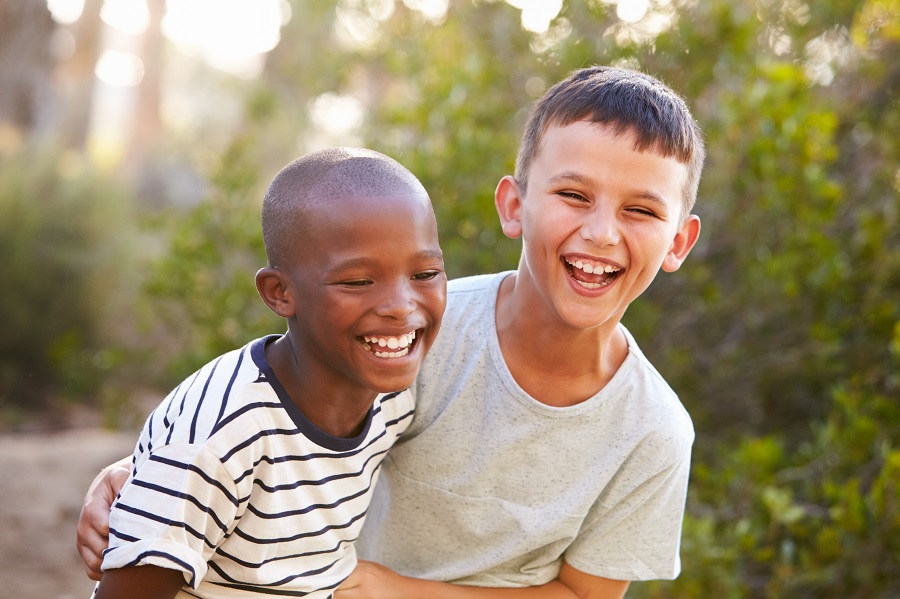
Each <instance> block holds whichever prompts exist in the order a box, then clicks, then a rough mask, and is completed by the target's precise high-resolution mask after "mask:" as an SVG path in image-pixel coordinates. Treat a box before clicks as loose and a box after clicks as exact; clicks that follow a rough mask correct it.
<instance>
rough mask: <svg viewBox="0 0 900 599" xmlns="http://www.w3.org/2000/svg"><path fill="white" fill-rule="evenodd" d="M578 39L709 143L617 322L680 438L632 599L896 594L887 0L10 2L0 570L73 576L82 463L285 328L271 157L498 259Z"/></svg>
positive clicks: (895, 126)
mask: <svg viewBox="0 0 900 599" xmlns="http://www.w3.org/2000/svg"><path fill="white" fill-rule="evenodd" d="M596 63H603V64H615V65H622V66H627V67H633V68H637V69H640V70H643V71H645V72H647V73H650V74H652V75H654V76H656V77H659V78H660V79H662V80H663V81H665V82H666V83H668V84H669V85H670V86H671V87H673V88H674V89H675V90H677V91H678V92H679V93H681V94H682V95H683V96H684V98H685V100H686V101H687V103H688V104H689V106H691V108H692V110H693V111H694V114H695V116H696V118H697V120H698V121H699V122H700V124H701V126H702V127H703V129H704V131H705V135H706V138H707V143H708V153H709V158H708V160H707V165H706V170H705V172H704V176H703V180H702V182H701V185H700V193H699V199H698V203H697V208H696V212H697V213H698V214H699V215H700V217H701V219H702V221H703V234H702V236H701V240H700V242H699V245H698V247H697V248H696V249H695V250H694V252H693V253H692V254H691V256H690V259H689V260H688V261H687V262H686V264H685V265H684V266H683V267H682V269H681V270H680V271H679V272H678V273H675V274H672V275H667V274H665V273H663V274H661V275H660V276H659V277H658V279H657V281H656V282H654V284H653V286H651V288H650V290H649V291H648V292H647V293H646V294H645V296H644V297H642V298H641V299H640V300H638V301H637V302H635V304H634V305H633V306H632V307H631V308H630V310H629V312H628V314H627V315H626V318H625V323H626V325H627V326H628V327H629V328H630V330H631V331H632V332H633V333H634V335H635V337H636V338H637V340H638V342H639V343H640V345H641V346H642V348H643V349H644V351H645V353H646V354H648V356H649V357H650V359H651V360H652V361H653V362H654V364H655V365H656V366H657V367H658V369H659V370H660V371H661V372H662V374H663V375H664V376H665V378H666V379H667V380H668V381H669V382H670V384H671V385H672V387H673V388H674V389H675V390H676V391H677V392H678V393H679V395H680V396H681V398H682V401H683V403H684V404H685V406H686V407H687V408H688V409H689V411H690V412H691V414H692V415H693V417H694V422H695V427H696V430H697V442H696V446H695V454H694V464H693V471H692V482H691V489H690V492H689V498H688V512H687V517H686V520H685V528H684V538H683V547H682V559H683V567H684V570H683V573H682V574H681V576H680V577H679V579H678V580H677V581H675V582H666V583H639V584H634V585H632V589H631V591H630V592H629V595H628V596H629V597H633V598H662V597H683V598H689V597H690V598H694V597H697V598H713V597H714V598H717V599H718V598H724V599H730V598H742V597H764V598H781V597H799V598H805V597H809V598H831V597H841V598H845V597H852V598H876V599H885V598H897V597H900V0H833V1H818V0H817V1H815V2H812V1H804V0H756V1H751V0H703V1H699V2H698V1H696V0H618V2H616V1H615V0H566V1H563V0H505V1H503V0H169V1H164V0H0V256H2V258H0V476H2V477H3V481H4V482H3V483H0V488H2V490H0V499H2V504H0V510H2V513H0V517H2V519H3V521H4V522H5V523H8V524H6V525H5V526H4V528H5V529H6V532H5V533H4V534H5V538H2V539H0V541H2V543H0V547H2V555H0V557H2V559H0V562H3V563H4V564H5V567H4V569H3V570H2V571H0V581H2V583H3V585H4V589H5V590H4V592H0V594H4V593H5V592H6V591H10V592H11V593H12V594H11V595H10V596H17V597H20V598H26V599H27V598H31V597H34V598H38V597H40V598H42V599H44V598H47V597H60V598H61V597H77V596H86V593H88V592H89V590H90V588H91V586H90V583H89V582H88V581H87V580H86V579H85V578H84V577H83V575H82V574H81V570H80V566H79V562H78V561H77V557H76V556H75V553H74V549H73V548H72V545H73V538H74V519H75V517H76V515H77V511H78V509H79V508H80V501H81V497H82V495H83V493H84V491H85V490H86V488H87V485H88V483H89V481H90V479H91V478H92V477H93V474H94V473H95V472H96V470H97V469H98V468H99V467H100V466H101V465H103V464H104V463H106V462H107V461H109V460H111V459H113V457H116V456H120V455H124V454H125V453H127V452H129V451H130V449H131V446H132V444H133V439H134V431H135V430H136V428H137V427H139V426H140V424H141V422H142V420H143V418H144V417H145V416H146V414H147V413H148V412H149V410H150V409H151V408H152V405H153V404H154V403H155V402H156V401H158V400H159V399H160V398H161V397H162V396H163V395H164V394H165V393H166V392H167V391H168V389H169V388H170V386H172V385H174V384H176V383H177V382H178V381H179V380H180V379H181V378H182V377H183V376H185V375H186V374H188V373H190V372H191V371H193V370H194V369H195V368H196V367H197V366H198V365H200V364H202V363H204V362H205V361H207V360H208V359H210V358H211V357H213V356H215V355H217V354H219V353H221V352H223V351H226V350H230V349H232V348H234V347H238V346H240V345H242V344H243V343H245V342H246V341H247V340H249V339H251V338H253V337H255V336H258V335H261V334H263V333H267V332H273V331H275V332H277V331H280V330H282V328H283V324H282V323H281V322H279V321H278V320H276V319H275V318H274V317H272V316H271V315H270V314H269V313H268V311H267V310H266V308H265V306H264V305H263V304H262V302H261V301H260V300H259V299H258V297H257V294H256V291H255V288H254V284H253V275H254V273H255V271H256V269H257V268H259V267H260V266H263V265H264V262H265V257H264V253H263V249H262V242H261V236H260V232H259V209H260V205H261V199H262V195H263V191H264V189H265V185H266V184H267V182H268V181H269V180H270V179H271V177H272V176H273V175H274V174H275V173H276V172H277V171H278V170H279V169H280V167H281V166H283V165H284V164H285V163H287V162H288V161H290V160H291V159H293V158H294V157H296V156H298V155H300V154H302V153H305V152H308V151H311V150H315V149H318V148H321V147H325V146H330V145H338V144H340V145H364V146H369V147H372V148H375V149H377V150H380V151H383V152H385V153H387V154H389V155H391V156H393V157H395V158H397V159H398V160H400V161H401V162H402V163H404V164H405V165H407V166H408V167H409V168H410V169H411V170H412V171H413V172H414V173H415V174H416V175H418V176H419V177H420V178H421V180H422V181H423V183H424V184H425V186H426V188H427V189H428V190H429V192H430V193H431V196H432V199H433V200H434V203H435V206H436V210H437V212H438V220H439V223H440V228H441V242H442V246H443V248H444V251H445V258H446V262H447V265H448V270H449V273H450V274H451V275H452V276H460V275H466V274H473V273H478V272H488V271H495V270H499V269H507V268H513V267H514V266H515V264H516V262H517V257H518V245H517V244H516V243H514V242H510V241H509V240H506V239H505V238H503V236H502V234H501V232H500V228H499V226H498V224H497V220H496V218H495V214H494V209H493V204H492V196H493V190H494V187H495V185H496V182H497V181H498V180H499V178H500V177H501V176H503V175H504V174H508V173H511V172H512V170H513V163H514V159H515V152H516V146H517V142H518V138H519V135H520V133H521V128H522V125H523V123H524V119H525V117H526V115H527V112H528V109H529V108H530V106H531V103H532V102H533V101H534V100H535V99H536V98H537V97H539V96H540V95H541V94H542V93H543V92H544V91H545V89H546V88H547V87H549V86H550V85H552V84H553V83H554V82H555V81H557V80H559V79H561V78H562V77H564V76H565V75H567V74H568V73H569V72H570V71H571V70H572V69H575V68H578V67H581V66H586V65H590V64H596ZM17 585H18V586H17Z"/></svg>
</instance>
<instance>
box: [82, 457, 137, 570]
mask: <svg viewBox="0 0 900 599" xmlns="http://www.w3.org/2000/svg"><path fill="white" fill-rule="evenodd" d="M130 474H131V458H130V457H124V458H122V459H121V460H119V461H118V462H114V463H112V464H110V465H109V466H107V467H106V468H104V469H103V470H101V471H100V473H99V474H98V475H97V476H96V477H95V478H94V480H93V481H92V482H91V486H90V487H88V490H87V493H85V495H84V505H83V506H82V507H81V514H80V515H79V516H78V527H77V529H76V530H77V537H76V543H75V545H76V547H77V548H78V553H80V554H81V559H82V560H83V561H84V571H85V572H86V573H87V575H88V578H90V579H91V580H100V578H101V577H102V576H103V572H102V571H101V570H100V562H102V561H103V557H102V556H103V550H104V549H106V548H107V546H109V510H110V507H111V506H112V504H113V501H115V500H116V496H118V494H119V491H121V490H122V487H123V486H124V485H125V482H126V481H127V480H128V476H129V475H130Z"/></svg>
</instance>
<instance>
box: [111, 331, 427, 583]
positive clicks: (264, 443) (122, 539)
mask: <svg viewBox="0 0 900 599" xmlns="http://www.w3.org/2000/svg"><path fill="white" fill-rule="evenodd" d="M274 338H276V336H271V337H267V338H263V339H257V340H256V341H253V342H251V343H249V344H248V345H247V346H245V347H243V348H242V349H240V350H235V351H233V352H230V353H228V354H225V355H223V356H221V357H219V358H218V359H216V360H214V361H213V362H211V363H209V364H207V365H206V366H204V367H203V368H201V369H200V370H199V371H197V372H196V373H195V374H193V375H192V376H190V377H188V378H187V379H186V380H185V381H184V382H183V383H182V384H181V385H179V386H178V387H177V388H176V389H175V390H174V391H172V393H170V394H169V396H168V397H167V398H166V399H165V401H163V403H162V404H160V406H159V407H158V408H157V409H156V410H155V411H154V412H153V414H151V415H150V418H149V419H148V420H147V422H146V424H145V425H144V429H143V431H142V432H141V436H140V439H139V440H138V443H137V446H136V448H135V452H134V468H133V470H132V476H131V478H130V479H129V481H128V483H127V484H126V485H125V487H124V488H123V489H122V492H121V494H120V495H119V498H118V499H117V500H116V502H115V503H114V504H113V508H112V513H111V515H110V537H109V538H110V545H109V549H107V550H106V552H105V553H104V556H103V569H104V570H109V569H113V568H122V567H126V566H136V565H143V564H153V565H157V566H162V567H166V568H176V569H179V570H182V571H183V572H184V573H185V574H184V576H185V581H186V583H187V584H186V586H185V587H183V588H182V592H180V593H179V594H178V597H179V598H182V597H215V598H232V597H241V598H246V597H248V596H253V594H256V595H259V596H265V595H275V596H288V597H307V598H309V599H318V598H327V597H330V596H331V594H332V592H333V591H334V589H335V588H336V587H337V586H338V585H339V584H340V583H341V581H343V580H344V579H345V578H346V577H347V576H348V575H349V574H350V572H351V571H352V570H353V568H354V566H355V565H356V553H355V549H354V546H353V542H354V540H355V539H356V537H357V535H358V533H359V529H360V527H361V526H362V523H363V518H364V516H365V513H366V509H367V507H368V505H369V500H370V496H371V494H372V488H373V486H374V484H375V480H376V477H377V474H378V471H379V466H380V464H381V460H382V458H383V457H384V454H385V452H387V450H388V449H389V448H390V447H391V445H393V443H394V441H395V439H396V438H397V436H398V435H399V434H400V433H402V432H403V431H404V430H405V429H406V428H407V426H408V425H409V423H410V421H411V420H412V416H413V402H412V398H411V396H410V393H409V392H408V391H404V392H401V393H392V394H387V395H381V396H379V397H378V398H377V399H376V400H375V402H374V405H373V407H372V410H371V411H370V413H369V415H368V417H367V420H366V424H365V427H364V430H363V432H362V433H361V434H360V435H359V436H358V437H355V438H352V439H347V438H338V437H333V436H331V435H328V434H326V433H324V432H323V431H321V430H320V429H318V428H317V427H316V426H315V425H313V424H312V423H311V422H310V421H309V420H307V419H306V418H305V417H304V416H303V414H302V413H301V412H300V410H299V409H298V408H297V407H296V405H295V404H294V403H293V402H292V401H291V400H290V398H289V397H288V396H287V394H286V393H285V391H284V388H283V387H282V386H281V384H280V383H279V382H278V380H277V379H276V378H275V376H274V373H273V372H272V369H271V367H270V366H269V365H268V363H267V362H266V360H265V355H264V351H263V350H264V348H265V344H266V342H267V341H270V340H272V339H274ZM248 591H249V593H248Z"/></svg>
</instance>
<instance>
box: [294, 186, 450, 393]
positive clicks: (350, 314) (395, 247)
mask: <svg viewBox="0 0 900 599" xmlns="http://www.w3.org/2000/svg"><path fill="white" fill-rule="evenodd" d="M330 204H331V203H329V202H325V203H321V204H319V205H314V206H312V207H311V208H310V209H309V210H310V212H311V214H310V220H311V221H312V222H314V223H315V225H314V226H313V227H311V228H310V230H309V231H308V232H306V233H305V234H303V235H302V239H301V240H299V241H298V242H296V251H295V253H294V256H293V257H292V258H291V259H290V261H289V263H288V265H286V266H284V267H280V268H279V269H278V270H281V271H282V272H283V274H284V275H285V277H284V278H285V280H286V283H285V286H286V288H287V289H286V294H285V295H286V296H287V297H288V298H289V300H290V304H291V306H290V308H291V309H289V310H287V311H283V312H282V315H283V316H286V317H288V325H289V328H290V334H291V336H292V338H293V345H294V348H295V352H296V353H297V354H298V355H297V356H296V360H297V363H298V364H299V365H300V368H301V371H302V378H307V379H311V380H315V381H317V382H321V383H322V384H323V385H326V386H328V387H329V388H331V389H333V390H335V391H337V390H339V389H366V390H375V391H379V392H388V391H399V390H402V389H405V388H407V387H409V386H410V385H411V384H412V383H413V380H414V379H415V377H416V375H417V374H418V371H419V368H420V367H421V365H422V360H423V359H424V357H425V354H426V353H427V351H428V349H429V348H430V347H431V344H432V343H433V342H434V338H435V336H436V335H437V332H438V328H439V327H440V323H441V318H442V316H443V312H444V305H445V302H446V285H447V278H446V276H445V274H444V263H443V259H442V257H441V249H440V246H439V245H438V234H437V226H436V223H435V220H434V214H433V211H432V209H431V205H430V203H429V201H428V198H427V196H424V195H419V194H398V195H392V196H380V197H351V198H342V199H341V200H340V205H339V206H337V207H335V206H333V205H330Z"/></svg>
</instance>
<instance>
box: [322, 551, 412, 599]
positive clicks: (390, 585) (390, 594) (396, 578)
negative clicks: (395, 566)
mask: <svg viewBox="0 0 900 599" xmlns="http://www.w3.org/2000/svg"><path fill="white" fill-rule="evenodd" d="M412 580H413V579H410V578H406V577H405V576H401V575H400V574H397V573H396V572H394V571H393V570H391V569H390V568H387V567H385V566H382V565H381V564H376V563H375V562H367V561H364V560H360V561H359V563H358V564H357V565H356V569H355V570H353V573H352V574H350V576H348V577H347V580H345V581H344V582H343V583H341V586H339V587H338V589H337V591H335V593H334V597H335V599H401V598H402V597H415V596H416V595H412V594H409V593H408V592H407V591H405V590H404V589H405V588H406V587H407V585H408V583H409V582H411V581H412Z"/></svg>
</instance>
